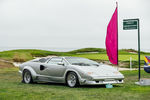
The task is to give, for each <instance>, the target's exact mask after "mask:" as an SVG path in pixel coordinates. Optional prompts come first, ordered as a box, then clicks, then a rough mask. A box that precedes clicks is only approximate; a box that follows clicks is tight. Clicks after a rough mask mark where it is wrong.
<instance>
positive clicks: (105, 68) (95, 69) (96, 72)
mask: <svg viewBox="0 0 150 100" xmlns="http://www.w3.org/2000/svg"><path fill="white" fill-rule="evenodd" d="M78 69H79V70H81V71H83V72H84V73H86V74H88V75H90V76H103V77H108V76H110V77H115V76H122V77H123V75H122V74H121V73H120V72H119V71H118V70H117V69H116V68H113V67H112V66H109V65H105V64H101V65H100V66H78ZM89 73H90V74H89Z"/></svg>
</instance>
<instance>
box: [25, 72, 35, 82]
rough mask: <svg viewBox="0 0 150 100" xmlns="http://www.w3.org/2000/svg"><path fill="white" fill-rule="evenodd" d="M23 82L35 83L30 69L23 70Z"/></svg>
mask: <svg viewBox="0 0 150 100" xmlns="http://www.w3.org/2000/svg"><path fill="white" fill-rule="evenodd" d="M23 82H24V83H27V84H29V83H33V80H32V76H31V73H30V71H28V70H25V71H24V72H23Z"/></svg>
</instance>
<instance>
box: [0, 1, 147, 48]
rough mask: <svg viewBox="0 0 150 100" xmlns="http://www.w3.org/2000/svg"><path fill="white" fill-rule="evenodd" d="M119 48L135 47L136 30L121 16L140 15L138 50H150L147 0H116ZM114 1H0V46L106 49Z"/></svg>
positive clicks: (135, 16)
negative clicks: (127, 25)
mask: <svg viewBox="0 0 150 100" xmlns="http://www.w3.org/2000/svg"><path fill="white" fill-rule="evenodd" d="M118 1H119V2H118V3H119V8H118V11H119V12H118V14H119V20H118V21H119V48H134V49H137V30H132V31H124V30H123V28H122V27H123V25H122V22H123V19H126V18H140V28H141V49H150V46H149V43H150V11H149V9H150V6H149V5H150V0H118ZM115 7H116V0H0V48H3V47H33V48H34V47H60V48H83V47H98V48H105V37H106V29H107V25H108V23H109V21H110V18H111V16H112V14H113V12H114V10H115Z"/></svg>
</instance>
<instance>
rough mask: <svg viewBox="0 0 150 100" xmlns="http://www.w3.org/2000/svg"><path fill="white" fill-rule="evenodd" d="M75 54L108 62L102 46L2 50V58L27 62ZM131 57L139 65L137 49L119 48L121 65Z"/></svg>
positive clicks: (0, 54) (0, 57)
mask: <svg viewBox="0 0 150 100" xmlns="http://www.w3.org/2000/svg"><path fill="white" fill-rule="evenodd" d="M50 55H55V56H75V57H85V58H89V59H92V60H96V61H98V62H103V61H105V62H108V57H107V54H106V50H105V49H102V48H83V49H78V50H73V51H70V52H54V51H46V50H36V49H21V50H10V51H3V52H0V59H5V60H9V61H15V62H25V61H28V60H31V59H34V57H45V56H50ZM144 56H150V53H146V52H141V65H143V64H144ZM130 57H132V63H133V67H138V62H137V61H138V55H137V51H136V50H133V49H122V50H119V64H120V65H119V66H120V67H129V64H130V63H129V61H130Z"/></svg>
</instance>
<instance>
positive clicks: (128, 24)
mask: <svg viewBox="0 0 150 100" xmlns="http://www.w3.org/2000/svg"><path fill="white" fill-rule="evenodd" d="M133 29H138V61H139V81H140V79H141V67H140V21H139V19H125V20H123V30H133Z"/></svg>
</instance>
